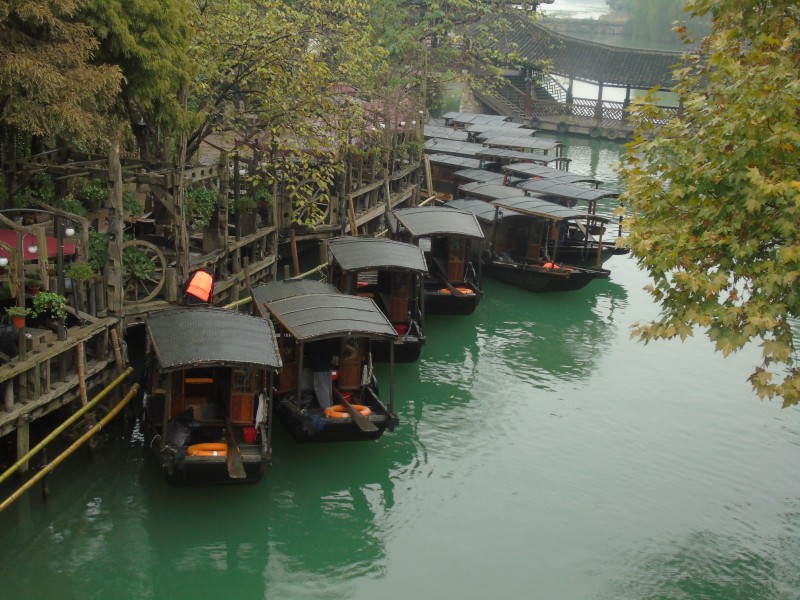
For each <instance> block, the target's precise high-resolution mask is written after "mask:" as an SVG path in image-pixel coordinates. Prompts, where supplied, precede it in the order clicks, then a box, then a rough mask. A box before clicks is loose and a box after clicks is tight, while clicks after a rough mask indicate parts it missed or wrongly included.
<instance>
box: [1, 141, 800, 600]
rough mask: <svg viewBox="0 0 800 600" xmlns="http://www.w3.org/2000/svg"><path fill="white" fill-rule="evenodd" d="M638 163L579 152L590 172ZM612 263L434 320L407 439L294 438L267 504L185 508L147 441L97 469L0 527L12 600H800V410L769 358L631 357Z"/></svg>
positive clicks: (201, 498) (631, 282)
mask: <svg viewBox="0 0 800 600" xmlns="http://www.w3.org/2000/svg"><path fill="white" fill-rule="evenodd" d="M619 148H620V147H619V146H616V145H613V144H608V145H605V144H603V143H599V144H598V143H597V142H594V141H593V142H592V145H591V146H590V145H589V143H588V142H587V141H583V140H577V139H575V140H571V145H570V148H569V149H568V153H569V154H570V155H571V156H573V157H577V156H583V157H584V158H582V159H581V160H580V161H579V160H578V159H577V158H576V159H575V161H574V162H573V165H572V170H574V171H577V172H587V171H591V172H594V173H596V174H598V176H600V178H601V179H605V180H607V181H612V180H613V172H612V171H611V169H610V167H609V164H610V163H611V162H613V161H614V160H616V159H618V155H619ZM593 156H596V157H597V160H596V164H595V167H591V166H590V165H591V164H592V161H593V159H592V157H593ZM611 208H612V207H611V206H609V207H607V209H608V210H611ZM606 266H608V267H609V268H611V270H612V275H611V279H610V280H609V281H599V282H593V283H592V284H591V285H590V286H589V287H587V288H585V289H584V290H581V291H579V292H570V293H564V294H557V295H546V294H545V295H536V294H530V293H527V292H524V291H521V290H517V289H515V288H511V287H508V286H504V285H501V284H494V283H492V282H486V297H485V300H484V302H483V303H482V304H481V306H480V307H479V309H478V311H477V312H476V313H475V314H474V315H472V316H469V317H430V318H429V320H428V339H429V343H428V344H427V345H426V347H425V349H424V351H423V356H422V358H421V359H420V361H419V362H418V363H416V364H413V365H398V367H397V370H396V392H397V401H398V402H397V404H398V408H399V414H400V417H401V419H402V422H401V425H400V427H399V428H398V429H397V430H396V431H395V432H394V433H390V434H386V435H384V436H383V437H382V438H381V439H380V440H378V441H376V442H371V443H361V444H339V445H330V446H324V445H316V446H315V445H308V446H300V445H296V444H295V443H294V442H293V441H292V440H291V439H290V438H289V437H288V435H286V434H285V433H284V432H283V430H282V429H280V428H279V429H278V431H277V436H276V440H275V444H276V448H275V460H274V464H273V467H272V469H271V470H270V471H269V472H268V474H267V476H266V477H265V479H264V480H263V481H262V482H260V483H259V484H256V485H255V486H249V487H229V488H228V487H208V488H199V489H198V488H189V489H185V488H174V487H169V486H167V485H166V484H164V482H163V481H162V479H161V475H160V472H159V470H158V467H157V465H156V464H155V461H154V460H151V459H150V457H149V455H147V454H146V453H145V452H144V450H143V444H144V440H141V439H139V438H138V437H137V436H133V438H132V439H126V438H123V437H120V438H119V439H115V440H109V444H108V446H107V451H105V452H103V453H101V454H97V455H95V456H93V457H91V458H90V457H87V455H86V454H84V453H78V454H77V455H75V456H74V457H73V458H71V459H70V460H69V461H67V463H65V464H64V465H62V467H60V468H59V469H57V471H56V472H55V473H54V475H53V476H52V477H51V478H50V481H49V485H50V490H51V495H50V498H49V499H48V500H47V502H46V503H43V502H42V500H41V497H40V495H39V493H38V491H36V492H34V493H29V494H28V495H27V496H25V497H24V498H22V499H21V500H20V501H18V502H17V503H16V504H14V505H13V506H12V507H11V508H9V509H8V510H6V511H5V512H4V513H0V548H2V560H0V598H2V599H3V600H6V599H7V600H12V599H13V600H16V599H39V598H41V599H64V600H70V599H73V598H74V599H89V598H114V599H118V600H123V599H138V598H152V599H159V600H160V599H183V598H191V599H206V598H208V599H221V598H225V599H229V598H230V599H233V598H236V599H255V598H286V599H296V598H297V599H306V598H308V599H312V598H313V599H318V598H321V599H351V598H352V599H362V598H363V599H367V598H369V599H373V598H382V599H407V598H408V599H410V598H413V599H417V598H444V599H450V598H458V599H486V598H492V599H506V598H514V599H516V598H536V599H539V598H541V599H546V600H553V599H565V600H574V599H594V598H597V599H609V600H610V599H631V600H635V599H642V598H648V599H649V598H653V599H655V598H659V599H662V598H663V599H673V598H675V599H683V598H703V599H706V598H707V599H722V598H725V599H728V598H737V599H738V598H745V599H751V598H752V599H762V598H764V599H780V600H789V599H791V600H794V599H797V598H800V479H798V474H800V438H799V437H798V434H800V410H796V409H792V410H781V409H780V408H779V405H778V404H777V403H762V402H760V401H759V400H758V399H757V398H756V397H755V396H754V395H753V394H752V392H751V391H750V388H749V385H748V384H747V382H746V376H747V374H748V373H749V370H750V368H751V367H752V365H754V364H755V362H756V361H757V359H758V351H757V349H752V350H748V351H747V352H744V353H742V354H741V355H736V356H733V357H730V358H728V359H723V358H722V357H721V356H719V355H717V354H714V353H713V352H712V347H711V345H710V343H708V342H707V341H706V340H704V339H703V338H697V339H692V340H690V341H688V342H687V343H684V344H681V343H679V342H675V343H673V342H669V343H667V342H658V343H651V344H649V345H647V346H644V345H642V344H639V343H637V342H634V341H631V340H629V334H628V332H629V326H630V324H631V323H632V322H634V321H636V320H638V319H643V318H648V317H653V316H655V315H656V307H655V306H654V305H653V304H652V302H651V301H650V300H649V299H648V297H647V296H646V295H645V293H644V292H643V291H642V289H641V288H642V286H643V285H644V284H645V283H646V278H645V277H644V275H643V274H642V273H640V272H639V271H638V269H637V268H636V264H635V262H634V261H633V260H632V259H630V258H627V257H614V258H612V259H611V260H610V261H609V262H608V263H606ZM378 375H379V376H380V377H381V380H382V381H386V382H387V383H388V373H387V371H386V369H385V368H380V367H379V370H378Z"/></svg>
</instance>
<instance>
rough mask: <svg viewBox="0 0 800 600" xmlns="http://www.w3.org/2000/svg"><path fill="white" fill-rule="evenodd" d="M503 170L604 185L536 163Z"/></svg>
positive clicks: (586, 176)
mask: <svg viewBox="0 0 800 600" xmlns="http://www.w3.org/2000/svg"><path fill="white" fill-rule="evenodd" d="M502 170H503V172H504V173H507V174H513V175H519V176H520V177H523V178H526V179H528V178H542V179H550V180H558V181H561V182H564V183H591V184H593V185H600V184H601V183H603V182H602V181H600V180H599V179H595V178H594V177H592V176H591V175H578V174H577V173H572V172H570V171H563V170H561V169H554V168H553V167H548V166H546V165H537V164H535V163H511V164H510V165H503V167H502ZM459 172H460V171H456V172H455V175H456V176H457V175H458V174H459Z"/></svg>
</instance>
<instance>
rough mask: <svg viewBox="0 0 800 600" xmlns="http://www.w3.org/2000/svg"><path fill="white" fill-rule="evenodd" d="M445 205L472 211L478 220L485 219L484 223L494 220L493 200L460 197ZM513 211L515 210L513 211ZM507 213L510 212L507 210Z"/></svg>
mask: <svg viewBox="0 0 800 600" xmlns="http://www.w3.org/2000/svg"><path fill="white" fill-rule="evenodd" d="M444 206H445V207H446V208H449V209H450V210H453V209H455V210H465V211H468V212H471V213H472V214H473V215H475V217H476V218H477V219H478V221H483V222H484V223H491V222H492V221H494V212H495V209H496V207H495V205H494V204H492V203H491V202H486V201H485V200H479V199H477V198H460V199H458V200H450V202H448V203H447V204H445V205H444ZM511 213H513V211H511ZM506 214H509V213H508V212H506ZM518 214H522V213H518Z"/></svg>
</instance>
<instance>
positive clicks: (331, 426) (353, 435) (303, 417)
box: [277, 400, 397, 443]
mask: <svg viewBox="0 0 800 600" xmlns="http://www.w3.org/2000/svg"><path fill="white" fill-rule="evenodd" d="M277 414H278V419H279V420H280V421H281V423H283V425H284V426H285V427H286V429H287V431H288V432H289V434H290V435H291V436H292V437H293V438H294V440H295V441H296V442H299V443H331V442H363V441H370V440H376V439H378V438H379V437H381V436H382V435H383V433H384V432H385V431H386V430H387V429H389V430H391V429H394V426H395V425H396V424H397V417H396V416H393V415H391V414H389V413H386V414H374V413H373V414H372V415H370V416H369V417H366V418H367V419H368V420H369V422H370V423H372V424H373V425H375V427H376V428H377V429H376V430H375V431H362V430H361V429H360V428H359V427H358V425H356V423H355V421H353V419H351V418H349V417H345V418H338V419H333V418H328V417H325V416H324V415H323V411H322V409H319V408H317V409H302V410H301V409H298V408H297V406H296V405H295V404H294V403H293V402H291V401H289V400H284V401H282V402H279V404H278V409H277Z"/></svg>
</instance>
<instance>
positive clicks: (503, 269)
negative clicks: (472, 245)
mask: <svg viewBox="0 0 800 600" xmlns="http://www.w3.org/2000/svg"><path fill="white" fill-rule="evenodd" d="M445 206H448V207H452V208H455V209H459V210H467V211H470V212H472V213H473V214H474V215H475V216H476V217H477V218H478V221H479V222H480V223H481V225H482V227H483V228H484V232H486V233H488V235H487V237H488V239H489V244H488V247H487V248H486V249H485V250H483V252H482V253H481V269H482V273H483V274H484V275H486V276H487V277H490V278H492V279H495V280H497V281H502V282H504V283H508V284H510V285H514V286H516V287H520V288H523V289H526V290H530V291H532V292H556V291H571V290H579V289H582V288H584V287H586V286H587V285H589V283H591V282H592V281H593V280H594V279H600V278H607V277H608V276H609V273H610V271H608V270H607V269H599V268H598V269H589V268H586V267H581V266H577V265H573V264H567V263H566V262H561V261H559V260H558V258H559V256H560V254H559V252H560V250H559V246H558V237H559V235H560V234H559V232H560V231H561V230H562V229H561V227H560V225H561V224H563V223H564V222H565V221H568V220H581V219H594V218H599V219H602V218H603V217H597V216H596V215H589V214H587V213H580V212H576V211H574V210H572V209H569V208H566V207H564V206H561V205H559V204H555V203H553V202H548V201H547V200H542V199H540V198H531V197H528V196H520V197H517V198H505V199H503V200H498V201H495V202H485V201H483V200H479V199H477V198H465V199H461V200H452V201H450V202H448V203H447V204H446V205H445ZM552 238H555V239H554V240H553V241H555V242H556V246H555V251H554V252H553V253H552V255H551V254H549V252H548V242H549V241H550V240H551V239H552Z"/></svg>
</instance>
